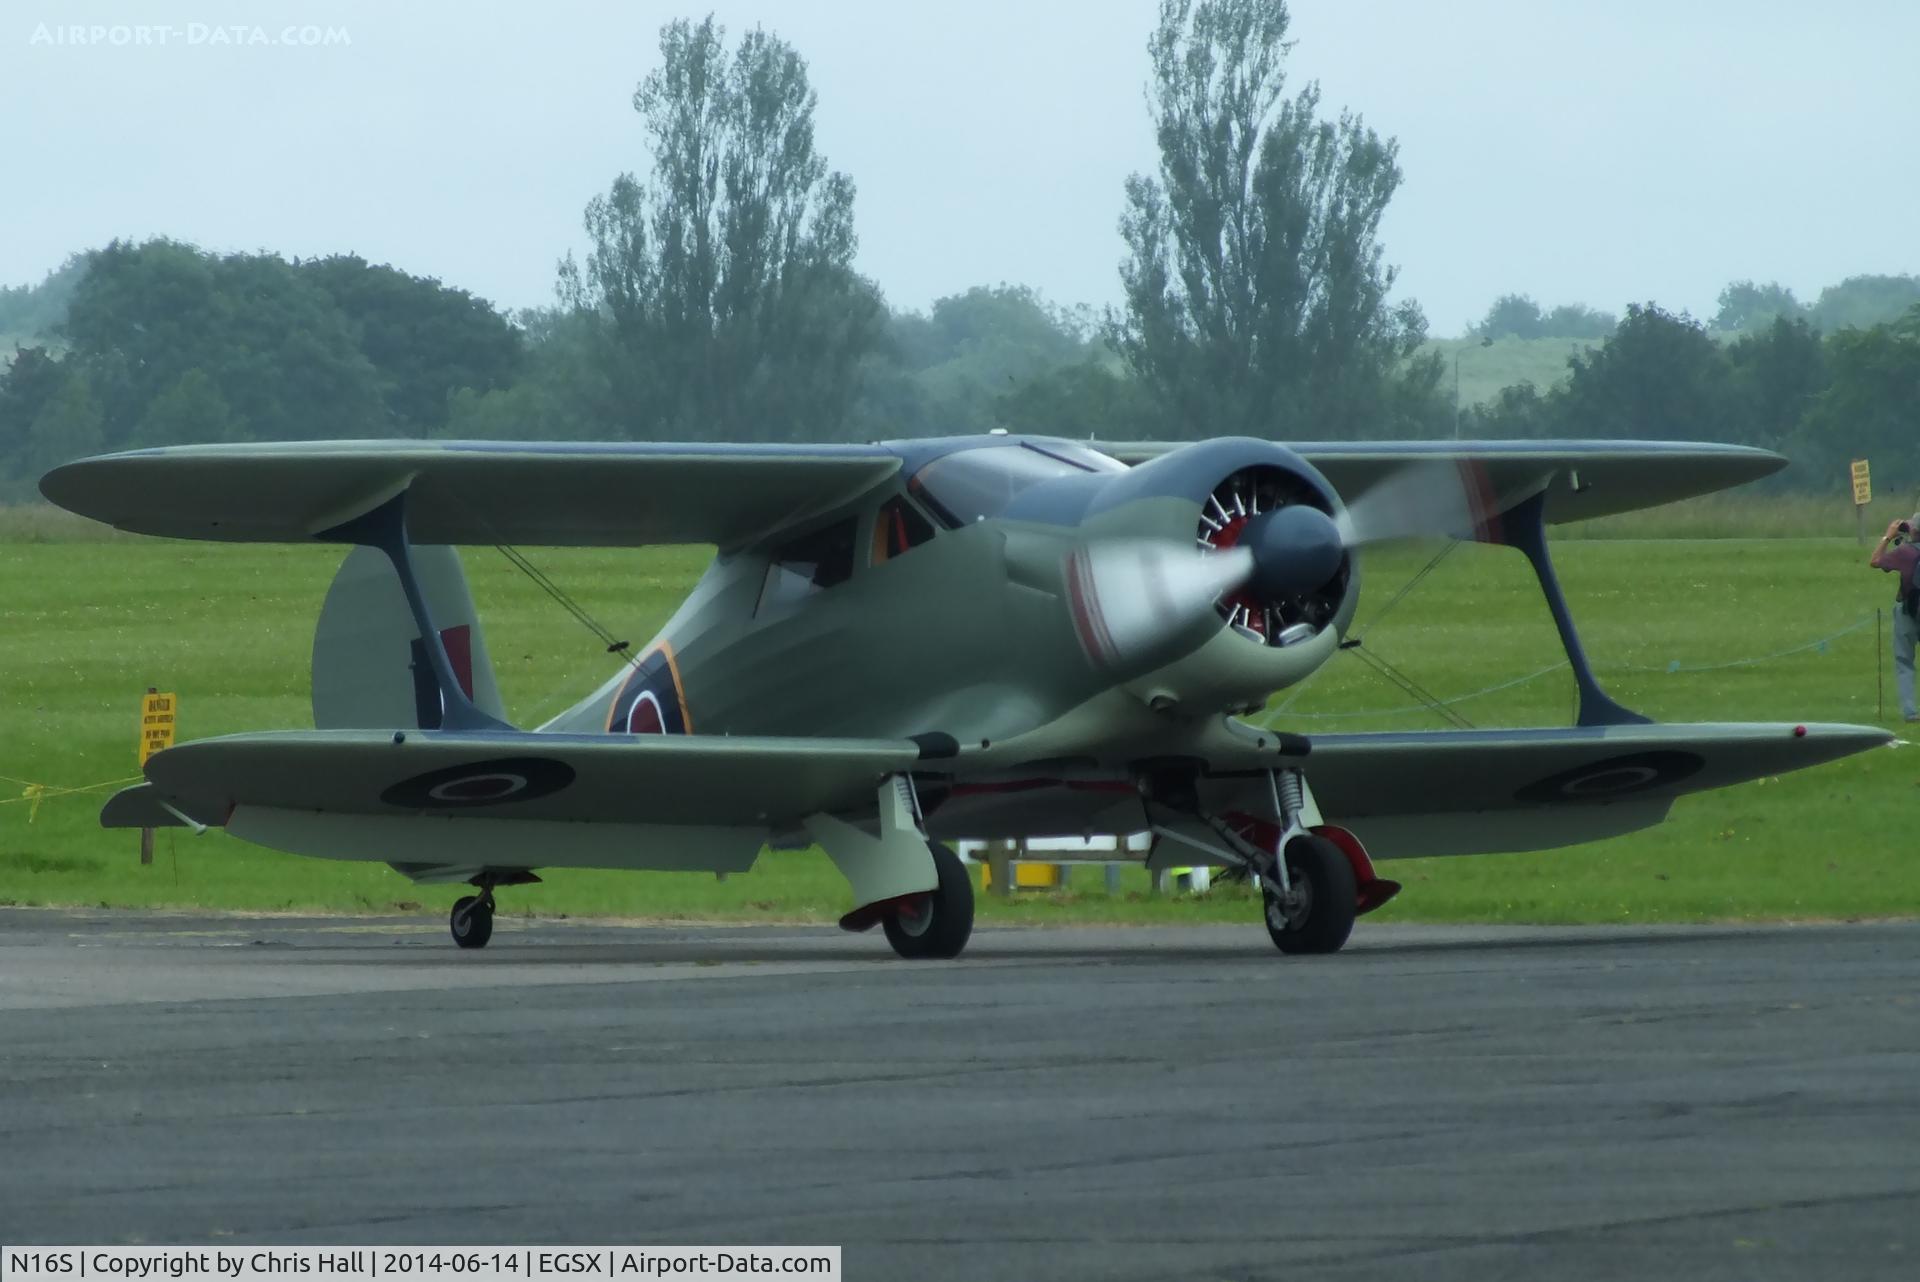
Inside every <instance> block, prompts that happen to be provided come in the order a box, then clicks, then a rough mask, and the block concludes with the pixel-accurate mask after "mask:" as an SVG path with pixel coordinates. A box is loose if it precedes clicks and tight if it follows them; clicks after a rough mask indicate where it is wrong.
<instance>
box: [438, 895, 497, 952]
mask: <svg viewBox="0 0 1920 1282" xmlns="http://www.w3.org/2000/svg"><path fill="white" fill-rule="evenodd" d="M447 924H448V927H449V928H450V929H451V930H452V932H453V942H454V943H456V944H458V945H460V947H462V948H485V947H486V946H487V941H488V940H489V939H492V938H493V909H492V908H490V907H489V906H488V905H487V904H486V903H485V902H484V901H483V900H482V899H481V898H480V896H478V895H462V896H460V898H458V899H456V900H454V901H453V913H452V914H451V915H450V916H449V917H448V919H447Z"/></svg>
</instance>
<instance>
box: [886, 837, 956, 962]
mask: <svg viewBox="0 0 1920 1282" xmlns="http://www.w3.org/2000/svg"><path fill="white" fill-rule="evenodd" d="M927 847H928V849H930V850H932V851H933V867H934V870H935V872H936V873H937V874H938V875H939V878H940V885H939V888H938V889H937V890H935V891H934V892H933V893H932V894H930V895H928V896H927V899H926V906H925V909H924V911H922V912H919V913H916V914H914V915H912V916H902V915H901V914H899V913H891V912H890V913H888V914H887V915H886V916H885V917H883V918H882V919H881V921H880V928H881V929H882V930H884V931H886V932H887V942H888V943H889V944H892V945H893V951H894V952H896V953H899V954H900V955H901V956H902V957H907V958H912V959H915V960H919V959H923V958H949V957H958V956H959V955H960V951H961V950H962V949H963V948H965V947H966V946H967V939H968V937H969V936H971V935H972V934H973V878H971V877H969V876H967V866H966V865H965V864H963V863H961V862H960V856H958V855H956V854H954V853H953V852H952V851H951V850H948V849H947V848H946V847H945V846H943V845H941V844H940V843H939V842H937V841H930V842H928V843H927Z"/></svg>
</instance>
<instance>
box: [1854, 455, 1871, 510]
mask: <svg viewBox="0 0 1920 1282" xmlns="http://www.w3.org/2000/svg"><path fill="white" fill-rule="evenodd" d="M1871 502H1873V478H1872V477H1871V476H1869V475H1868V474H1867V461H1866V460H1865V459H1863V458H1857V459H1855V460H1854V461H1853V505H1854V506H1855V507H1865V506H1866V505H1867V504H1869V503H1871Z"/></svg>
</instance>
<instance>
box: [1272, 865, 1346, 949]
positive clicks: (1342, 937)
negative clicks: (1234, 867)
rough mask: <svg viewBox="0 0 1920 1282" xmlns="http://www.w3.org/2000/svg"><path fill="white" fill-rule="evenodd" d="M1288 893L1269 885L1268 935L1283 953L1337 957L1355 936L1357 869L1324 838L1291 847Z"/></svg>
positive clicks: (1288, 867) (1288, 868) (1288, 866)
mask: <svg viewBox="0 0 1920 1282" xmlns="http://www.w3.org/2000/svg"><path fill="white" fill-rule="evenodd" d="M1284 857H1285V859H1286V861H1287V883H1288V889H1287V890H1286V891H1285V892H1282V891H1281V890H1280V888H1279V887H1278V886H1267V887H1265V889H1264V893H1263V895H1262V898H1263V899H1264V900H1265V902H1266V910H1267V934H1268V935H1269V936H1271V937H1272V939H1273V945H1274V947H1276V948H1278V949H1279V950H1280V951H1281V952H1283V953H1337V952H1339V951H1340V946H1341V945H1342V944H1344V943H1346V942H1347V936H1348V935H1350V934H1352V933H1353V919H1354V915H1355V912H1356V910H1357V908H1358V905H1359V893H1358V891H1357V889H1356V888H1355V886H1354V881H1353V865H1352V864H1350V863H1348V862H1347V857H1346V855H1344V854H1343V853H1341V850H1340V847H1338V846H1336V845H1334V844H1333V843H1332V842H1331V841H1328V840H1327V839H1326V838H1324V837H1295V838H1294V839H1293V840H1292V841H1291V842H1289V843H1288V844H1287V849H1286V854H1285V856H1284Z"/></svg>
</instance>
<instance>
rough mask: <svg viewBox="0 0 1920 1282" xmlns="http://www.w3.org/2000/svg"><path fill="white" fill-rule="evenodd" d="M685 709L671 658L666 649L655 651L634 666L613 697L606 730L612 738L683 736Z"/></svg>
mask: <svg viewBox="0 0 1920 1282" xmlns="http://www.w3.org/2000/svg"><path fill="white" fill-rule="evenodd" d="M686 707H687V705H686V701H685V699H683V698H682V697H681V692H680V674H679V673H678V672H676V671H675V670H674V666H673V660H672V658H671V657H670V656H669V655H668V654H667V652H666V650H665V649H659V650H654V651H652V652H650V653H649V654H648V655H647V656H646V657H645V658H644V659H642V660H640V662H639V663H637V664H635V665H634V669H633V672H632V674H631V675H629V676H628V677H627V680H626V683H625V684H624V685H622V686H621V687H620V693H619V694H618V695H616V696H615V697H614V700H613V707H612V708H611V709H610V710H609V715H608V717H607V729H608V730H610V731H612V732H613V733H615V734H686V733H687V732H688V727H687V712H686Z"/></svg>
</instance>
